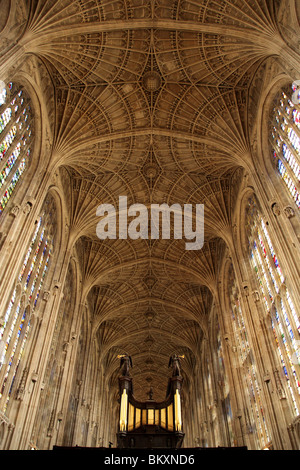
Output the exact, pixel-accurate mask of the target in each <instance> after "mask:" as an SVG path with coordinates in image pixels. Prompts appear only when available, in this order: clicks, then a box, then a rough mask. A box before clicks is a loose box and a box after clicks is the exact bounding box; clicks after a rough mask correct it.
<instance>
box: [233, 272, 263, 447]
mask: <svg viewBox="0 0 300 470" xmlns="http://www.w3.org/2000/svg"><path fill="white" fill-rule="evenodd" d="M230 301H231V317H232V327H233V334H234V339H235V344H236V348H237V354H238V361H239V365H240V370H241V373H242V380H243V384H244V391H245V396H246V400H247V405H248V406H247V409H246V410H245V417H246V421H247V427H248V430H249V432H250V433H253V434H254V436H256V439H257V443H258V448H260V449H263V448H265V447H266V446H267V445H268V444H269V442H270V440H271V438H270V435H269V431H268V427H267V423H266V416H265V411H264V407H263V404H262V397H261V391H260V386H259V382H258V377H257V368H256V364H255V361H254V357H253V352H252V349H251V346H250V343H249V333H248V331H247V327H246V323H245V319H244V314H243V310H242V307H241V302H240V299H239V293H238V288H237V285H236V281H235V278H234V276H233V272H232V273H231V292H230Z"/></svg>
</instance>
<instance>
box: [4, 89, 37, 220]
mask: <svg viewBox="0 0 300 470" xmlns="http://www.w3.org/2000/svg"><path fill="white" fill-rule="evenodd" d="M32 125H33V118H32V113H31V107H30V101H29V98H28V97H27V96H26V94H25V92H24V91H23V90H22V89H21V88H20V87H18V86H17V85H15V84H14V83H10V84H9V86H8V87H6V88H5V87H3V86H2V88H1V89H0V216H1V214H2V212H3V211H4V209H5V207H6V205H7V203H8V201H9V200H10V198H11V196H12V194H13V192H14V190H15V188H16V186H17V184H18V182H19V180H20V178H21V177H22V175H23V173H24V171H25V170H26V168H27V167H28V165H29V161H30V155H31V146H32Z"/></svg>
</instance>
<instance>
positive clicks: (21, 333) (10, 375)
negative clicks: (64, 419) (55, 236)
mask: <svg viewBox="0 0 300 470" xmlns="http://www.w3.org/2000/svg"><path fill="white" fill-rule="evenodd" d="M51 243H52V239H51V238H50V235H49V234H48V229H47V224H46V223H45V220H44V216H43V217H40V218H39V221H38V223H37V224H36V229H35V231H34V234H33V237H32V239H31V243H30V245H29V247H28V250H27V252H26V255H25V257H24V260H23V265H22V267H21V270H20V273H19V276H18V284H17V286H16V287H15V289H14V291H13V293H12V296H11V299H10V302H9V305H8V308H7V310H6V312H5V315H4V322H3V324H2V325H1V327H0V340H1V344H2V346H4V347H2V349H1V357H0V409H1V411H2V412H5V411H6V409H7V406H8V404H9V399H10V396H11V392H12V387H13V385H14V381H15V377H16V374H17V371H18V367H19V364H20V361H21V359H22V356H23V353H24V348H25V344H26V340H27V337H28V334H29V331H30V316H31V315H32V313H33V312H34V311H35V309H36V308H37V304H38V299H39V296H40V291H41V289H42V287H43V284H44V281H45V277H46V274H47V272H48V265H49V259H50V256H51Z"/></svg>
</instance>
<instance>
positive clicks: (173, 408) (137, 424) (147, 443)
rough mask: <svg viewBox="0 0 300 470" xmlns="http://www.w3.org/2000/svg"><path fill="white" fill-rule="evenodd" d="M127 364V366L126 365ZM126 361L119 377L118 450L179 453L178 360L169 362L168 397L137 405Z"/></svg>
mask: <svg viewBox="0 0 300 470" xmlns="http://www.w3.org/2000/svg"><path fill="white" fill-rule="evenodd" d="M126 361H127V362H126ZM129 361H131V359H130V358H129V357H128V356H127V357H125V367H124V368H123V374H122V376H121V377H119V391H120V419H119V431H118V435H117V440H118V448H121V449H130V448H132V449H158V448H170V449H178V448H180V447H181V446H182V442H183V439H184V433H183V426H182V413H181V389H182V382H183V378H182V377H181V375H180V368H179V367H177V365H178V363H179V359H178V356H173V357H172V358H170V363H171V364H172V365H173V375H172V377H170V378H169V383H168V390H167V397H166V399H165V400H164V401H162V402H156V401H154V400H153V399H152V394H151V392H150V393H149V399H148V400H146V401H145V402H141V401H138V400H136V399H135V398H134V395H133V386H132V378H131V377H130V375H129V367H128V364H129ZM170 363H169V365H170Z"/></svg>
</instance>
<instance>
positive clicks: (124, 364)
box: [118, 354, 132, 377]
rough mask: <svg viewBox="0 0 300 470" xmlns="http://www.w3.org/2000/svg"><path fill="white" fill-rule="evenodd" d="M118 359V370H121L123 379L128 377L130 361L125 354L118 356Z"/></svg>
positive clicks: (129, 357)
mask: <svg viewBox="0 0 300 470" xmlns="http://www.w3.org/2000/svg"><path fill="white" fill-rule="evenodd" d="M118 359H120V369H121V368H122V375H123V377H128V376H129V375H130V374H129V369H130V367H132V360H131V356H128V355H127V354H119V356H118Z"/></svg>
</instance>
